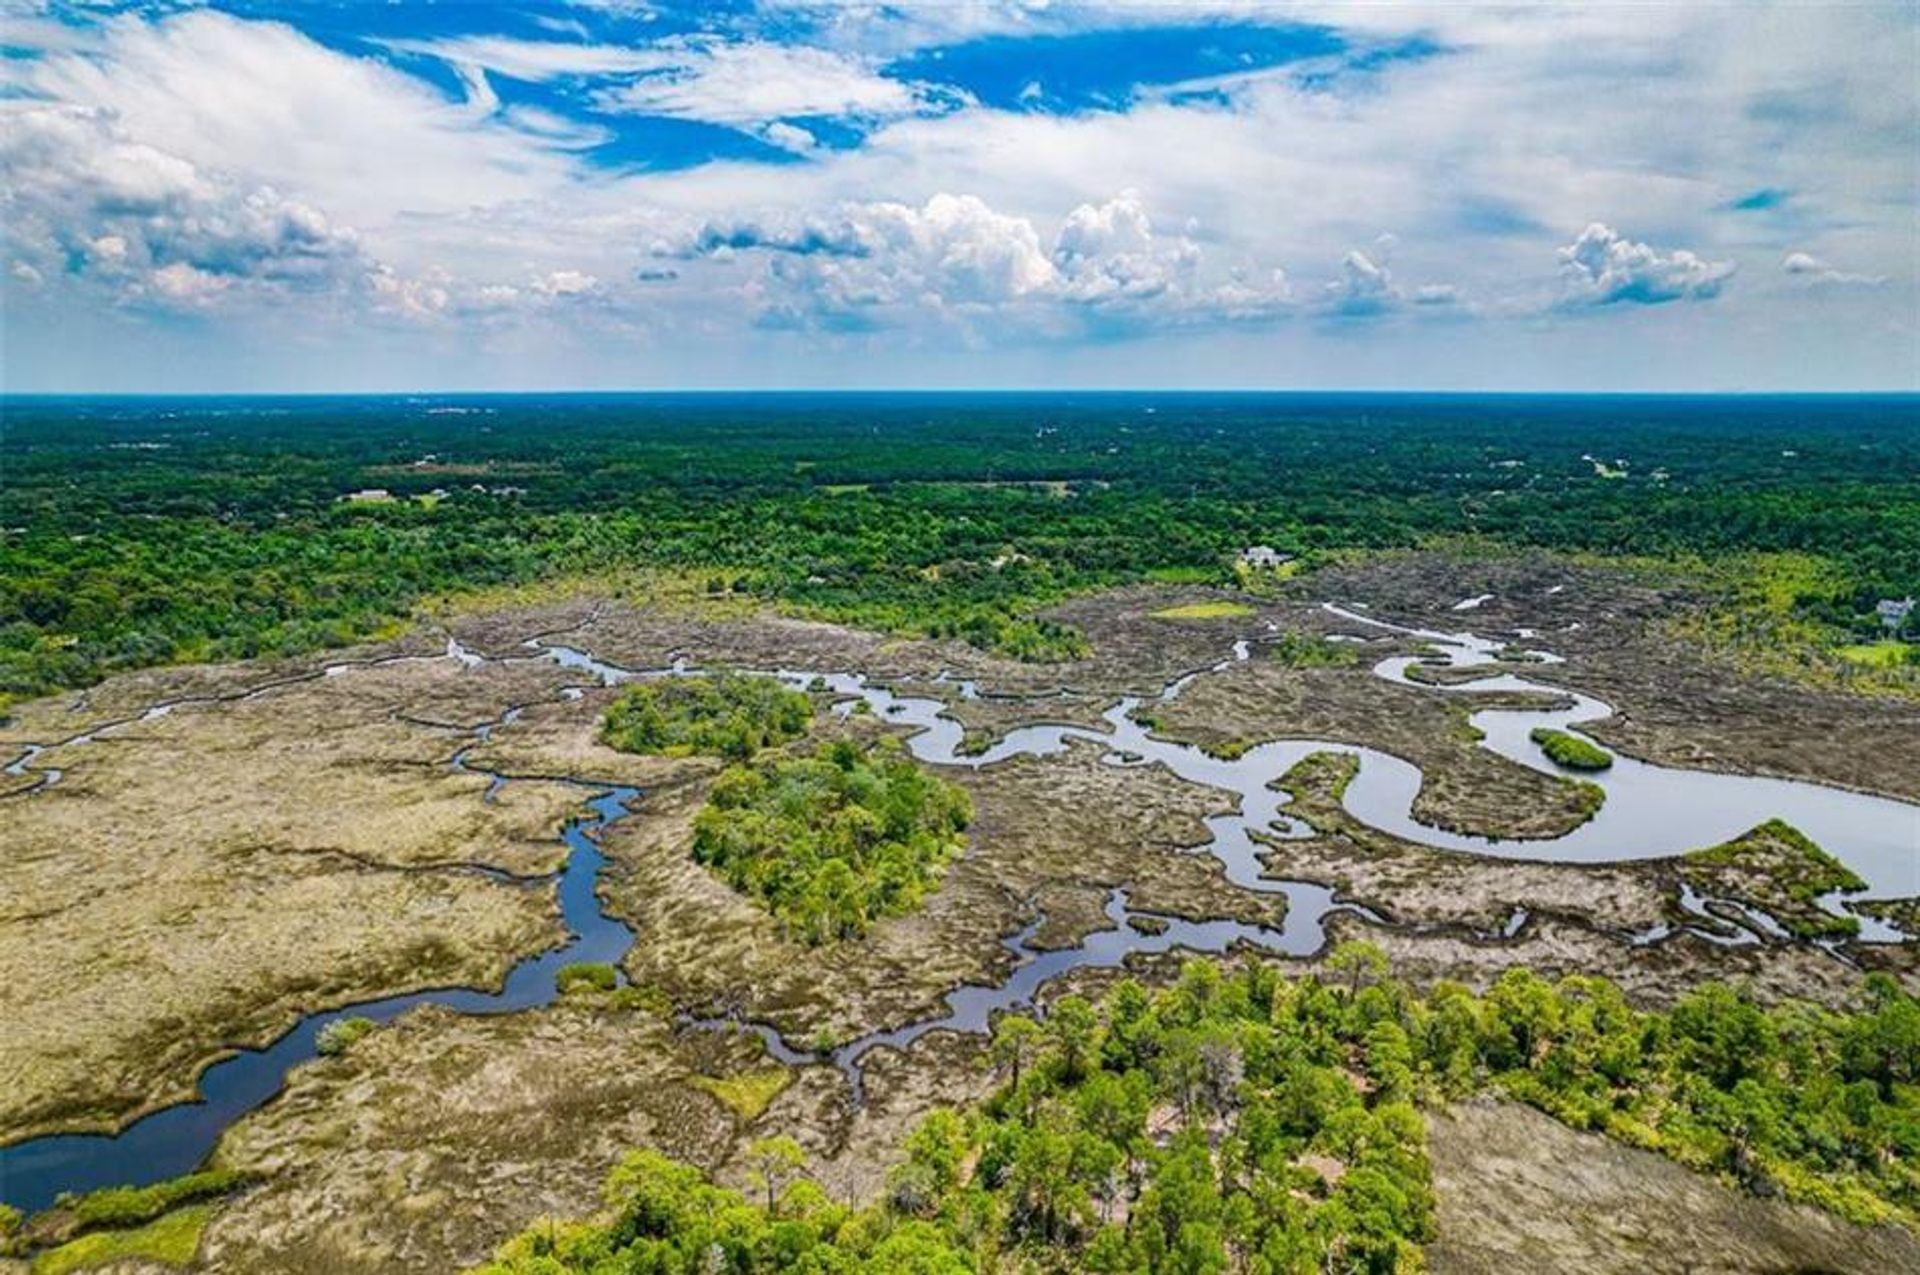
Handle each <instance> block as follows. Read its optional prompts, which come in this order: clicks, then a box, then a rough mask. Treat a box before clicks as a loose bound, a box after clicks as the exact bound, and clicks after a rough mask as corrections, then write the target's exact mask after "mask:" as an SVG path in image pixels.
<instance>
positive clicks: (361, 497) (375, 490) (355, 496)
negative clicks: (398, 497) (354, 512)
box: [340, 487, 393, 505]
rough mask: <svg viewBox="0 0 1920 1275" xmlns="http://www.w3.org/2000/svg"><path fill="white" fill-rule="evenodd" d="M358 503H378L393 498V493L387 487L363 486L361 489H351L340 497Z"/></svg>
mask: <svg viewBox="0 0 1920 1275" xmlns="http://www.w3.org/2000/svg"><path fill="white" fill-rule="evenodd" d="M340 499H342V500H346V501H351V502H352V503H354V504H356V505H377V504H381V503H383V502H385V501H389V500H392V499H393V493H392V492H390V491H388V490H387V489H386V488H385V487H362V488H361V489H360V490H359V491H350V492H348V493H347V494H346V495H344V496H342V497H340Z"/></svg>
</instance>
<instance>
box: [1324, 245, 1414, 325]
mask: <svg viewBox="0 0 1920 1275" xmlns="http://www.w3.org/2000/svg"><path fill="white" fill-rule="evenodd" d="M1387 246H1388V247H1391V244H1389V245H1387ZM1327 304H1328V306H1329V308H1330V309H1332V311H1333V312H1334V313H1335V314H1340V315H1348V316H1352V317H1356V318H1358V317H1364V316H1367V315H1375V314H1384V313H1385V312H1386V311H1388V310H1391V309H1393V308H1394V307H1395V306H1397V305H1399V304H1400V289H1399V288H1397V287H1396V286H1394V282H1393V272H1392V271H1391V270H1389V269H1388V268H1387V266H1386V263H1385V261H1384V260H1382V261H1375V260H1374V259H1373V258H1372V257H1370V256H1368V255H1367V254H1366V253H1364V252H1361V251H1360V250H1359V249H1358V248H1355V249H1353V250H1352V251H1350V252H1348V253H1347V255H1346V256H1345V257H1342V258H1341V259H1340V277H1339V278H1338V279H1336V280H1335V281H1334V282H1332V283H1329V284H1328V285H1327Z"/></svg>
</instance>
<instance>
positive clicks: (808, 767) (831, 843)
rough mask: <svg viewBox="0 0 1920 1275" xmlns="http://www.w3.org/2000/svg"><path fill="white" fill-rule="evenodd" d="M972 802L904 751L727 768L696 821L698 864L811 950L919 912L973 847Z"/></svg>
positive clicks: (854, 751)
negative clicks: (950, 864)
mask: <svg viewBox="0 0 1920 1275" xmlns="http://www.w3.org/2000/svg"><path fill="white" fill-rule="evenodd" d="M972 818H973V806H972V803H971V801H969V799H968V797H967V794H966V792H965V791H964V790H963V789H961V788H959V787H956V786H955V785H953V784H951V783H948V782H947V781H946V780H943V779H940V778H938V777H937V776H935V775H932V774H929V773H928V772H926V771H925V770H922V769H921V768H920V767H919V766H918V765H916V764H915V763H914V761H913V759H912V758H910V757H908V756H907V754H906V750H905V749H904V748H903V747H902V746H901V745H900V744H899V742H898V741H896V740H893V739H890V738H883V739H879V740H876V741H873V742H871V743H867V744H860V743H856V742H854V741H851V740H837V741H834V742H832V743H829V744H825V745H823V746H822V747H820V748H819V749H818V750H817V751H816V752H815V753H814V755H812V756H809V757H783V756H767V757H763V758H761V759H759V760H757V761H754V762H751V763H747V764H740V765H735V766H730V767H728V768H727V769H726V770H725V771H723V772H722V773H721V774H720V776H719V778H718V779H716V780H715V781H714V785H713V791H712V794H711V795H710V796H709V798H708V801H707V806H706V808H705V809H704V810H702V811H701V812H700V814H699V815H698V816H697V817H696V818H695V820H694V836H693V857H694V858H695V859H696V860H697V861H698V862H700V863H702V864H704V865H706V866H707V867H709V868H711V869H712V870H713V871H715V872H717V873H719V874H720V876H721V877H722V878H724V879H725V880H726V882H727V883H728V884H729V885H731V886H733V888H734V889H736V890H739V891H741V892H742V893H745V894H748V895H750V896H752V897H753V898H755V899H757V900H759V901H760V902H761V903H762V904H764V905H765V906H766V907H767V909H768V910H769V911H770V912H772V913H773V915H774V916H776V917H777V918H779V920H780V922H781V924H782V926H783V927H784V928H785V930H786V932H787V933H788V934H789V935H790V936H792V937H794V938H797V939H799V940H801V941H803V942H806V943H810V944H820V943H830V942H833V941H835V940H838V939H847V938H857V937H859V936H860V935H863V934H865V933H866V932H867V930H868V929H869V928H870V927H871V926H872V924H873V923H874V921H876V920H878V919H880V918H881V917H887V916H897V915H899V914H901V913H904V912H908V911H911V910H912V909H913V908H915V907H917V906H918V905H919V903H920V901H921V899H923V898H924V897H925V896H926V894H927V892H928V891H929V890H930V889H932V887H933V886H934V884H935V883H936V882H937V881H938V880H939V879H940V875H941V873H942V871H943V870H944V869H945V867H946V864H947V861H948V859H950V858H951V857H952V856H953V855H954V854H956V853H957V852H958V851H959V850H960V849H961V847H962V846H963V845H964V844H965V836H964V833H965V830H966V827H967V824H968V823H969V822H970V821H971V820H972Z"/></svg>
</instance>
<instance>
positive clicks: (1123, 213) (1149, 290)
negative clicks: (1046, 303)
mask: <svg viewBox="0 0 1920 1275" xmlns="http://www.w3.org/2000/svg"><path fill="white" fill-rule="evenodd" d="M1199 260H1200V249H1199V248H1198V246H1196V245H1195V244H1194V243H1193V242H1192V241H1191V240H1189V239H1187V238H1186V237H1185V236H1178V237H1176V238H1174V239H1172V240H1168V239H1166V238H1165V237H1164V236H1156V235H1155V234H1154V230H1153V221H1152V219H1151V218H1150V217H1148V215H1147V210H1146V207H1145V205H1144V204H1143V203H1142V202H1141V199H1140V195H1139V193H1138V192H1136V191H1131V190H1129V191H1124V192H1122V193H1121V194H1120V195H1119V196H1117V197H1116V198H1113V199H1110V200H1108V201H1106V202H1105V203H1103V204H1081V205H1080V206H1079V207H1078V208H1075V209H1074V210H1073V211H1072V212H1071V213H1069V214H1067V219H1066V222H1065V224H1063V225H1062V226H1061V227H1060V233H1059V234H1058V235H1057V236H1056V237H1055V239H1054V246H1053V261H1054V266H1055V269H1056V270H1057V271H1058V274H1059V278H1060V289H1061V294H1062V295H1063V296H1065V297H1066V298H1067V299H1068V300H1071V301H1077V302H1082V303H1087V304H1094V305H1107V304H1113V303H1116V302H1128V301H1145V300H1149V299H1151V298H1154V297H1160V296H1164V295H1166V294H1167V293H1169V292H1170V291H1172V290H1174V289H1175V288H1178V287H1180V286H1181V285H1182V284H1183V283H1184V282H1187V281H1188V280H1190V279H1191V278H1192V276H1193V273H1194V270H1195V268H1196V267H1197V266H1198V264H1199Z"/></svg>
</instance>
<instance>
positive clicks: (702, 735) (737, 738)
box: [600, 670, 813, 761]
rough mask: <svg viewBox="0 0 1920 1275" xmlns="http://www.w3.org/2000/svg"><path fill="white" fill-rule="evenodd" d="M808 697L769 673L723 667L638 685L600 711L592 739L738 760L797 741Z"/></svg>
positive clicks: (808, 716)
mask: <svg viewBox="0 0 1920 1275" xmlns="http://www.w3.org/2000/svg"><path fill="white" fill-rule="evenodd" d="M812 720H813V701H812V700H811V699H809V698H808V697H807V695H806V694H805V693H804V692H802V691H794V690H788V689H787V688H786V687H784V686H782V685H781V684H780V683H779V682H778V681H777V680H775V679H774V678H771V677H754V676H751V675H749V674H745V673H735V672H730V671H726V670H722V671H720V672H717V673H714V674H712V675H711V676H708V677H672V678H667V679H665V680H662V681H657V682H639V683H637V684H635V685H633V686H629V687H627V688H626V690H624V691H622V692H621V693H620V697H619V698H618V699H616V700H615V701H614V702H613V703H612V704H611V705H610V706H608V708H607V715H606V718H605V720H604V721H602V722H601V725H600V738H601V739H602V740H603V741H604V742H605V743H607V744H608V745H610V746H612V747H614V748H618V749H620V750H621V751H622V752H628V753H647V754H653V753H659V754H664V755H667V756H688V755H691V754H695V753H705V754H709V755H712V756H715V757H728V758H732V759H733V760H736V761H739V760H744V759H745V758H748V757H751V756H753V755H754V754H755V753H757V752H759V751H760V750H761V749H762V748H768V747H771V746H773V745H775V744H784V743H787V742H788V741H790V740H795V739H798V738H800V737H801V736H802V735H804V734H806V732H807V725H808V723H810V722H811V721H812Z"/></svg>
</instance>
